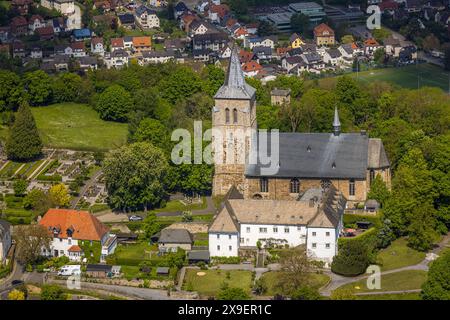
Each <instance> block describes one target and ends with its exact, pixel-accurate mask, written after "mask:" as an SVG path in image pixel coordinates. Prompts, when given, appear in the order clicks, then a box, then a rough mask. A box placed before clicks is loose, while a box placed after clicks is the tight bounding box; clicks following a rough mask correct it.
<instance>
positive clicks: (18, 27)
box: [10, 16, 28, 37]
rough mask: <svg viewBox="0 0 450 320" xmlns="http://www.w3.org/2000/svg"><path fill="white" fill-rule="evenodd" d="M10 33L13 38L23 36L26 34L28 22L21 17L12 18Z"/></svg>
mask: <svg viewBox="0 0 450 320" xmlns="http://www.w3.org/2000/svg"><path fill="white" fill-rule="evenodd" d="M10 27H11V33H12V34H13V35H15V36H18V37H20V36H24V35H26V34H27V33H28V22H27V19H26V18H25V17H23V16H17V17H14V18H12V21H11V23H10Z"/></svg>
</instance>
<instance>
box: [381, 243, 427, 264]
mask: <svg viewBox="0 0 450 320" xmlns="http://www.w3.org/2000/svg"><path fill="white" fill-rule="evenodd" d="M406 244H407V242H406V239H405V238H400V239H397V240H395V241H394V242H392V244H391V245H390V246H389V247H387V248H386V249H383V250H381V251H380V252H379V253H378V259H379V260H380V262H381V263H382V265H381V270H382V271H386V270H392V269H397V268H401V267H405V266H410V265H414V264H417V263H419V262H421V261H422V260H423V259H425V253H424V252H419V251H416V250H414V249H411V248H409V247H408V246H407V245H406Z"/></svg>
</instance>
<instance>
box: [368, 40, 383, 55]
mask: <svg viewBox="0 0 450 320" xmlns="http://www.w3.org/2000/svg"><path fill="white" fill-rule="evenodd" d="M382 47H383V46H381V45H380V44H379V43H378V41H377V40H375V39H374V38H370V39H367V40H366V41H364V54H365V55H366V56H372V55H373V53H374V52H375V51H376V50H377V49H379V48H382Z"/></svg>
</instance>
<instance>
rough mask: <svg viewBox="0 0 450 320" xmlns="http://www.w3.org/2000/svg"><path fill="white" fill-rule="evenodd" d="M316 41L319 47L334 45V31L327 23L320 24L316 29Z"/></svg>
mask: <svg viewBox="0 0 450 320" xmlns="http://www.w3.org/2000/svg"><path fill="white" fill-rule="evenodd" d="M314 41H315V42H316V45H317V46H318V47H319V46H324V45H325V46H331V45H334V44H335V38H334V30H333V29H331V28H330V27H329V26H328V25H326V24H325V23H321V24H319V25H318V26H316V27H315V28H314Z"/></svg>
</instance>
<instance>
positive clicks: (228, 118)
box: [225, 108, 230, 123]
mask: <svg viewBox="0 0 450 320" xmlns="http://www.w3.org/2000/svg"><path fill="white" fill-rule="evenodd" d="M225 123H230V109H228V108H226V109H225Z"/></svg>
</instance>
